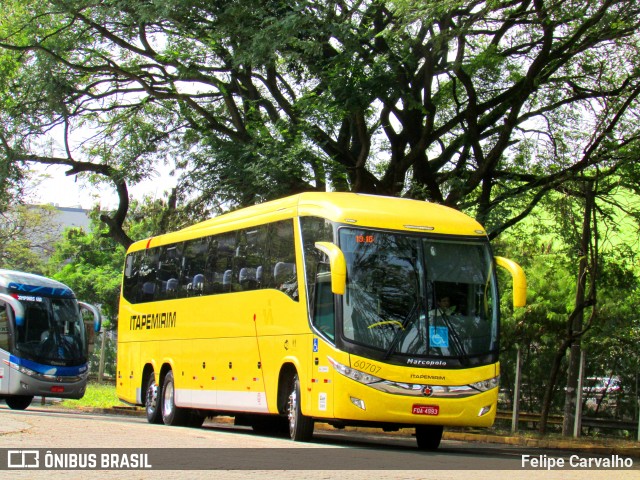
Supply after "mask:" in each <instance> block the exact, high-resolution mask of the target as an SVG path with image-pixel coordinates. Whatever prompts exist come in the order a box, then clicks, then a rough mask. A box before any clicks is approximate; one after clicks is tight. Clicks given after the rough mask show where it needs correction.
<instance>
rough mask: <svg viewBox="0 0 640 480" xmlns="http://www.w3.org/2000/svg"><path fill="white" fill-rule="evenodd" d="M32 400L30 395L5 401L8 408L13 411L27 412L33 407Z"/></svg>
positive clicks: (18, 396)
mask: <svg viewBox="0 0 640 480" xmlns="http://www.w3.org/2000/svg"><path fill="white" fill-rule="evenodd" d="M32 400H33V397H32V396H30V395H13V396H11V397H7V398H6V399H5V401H6V402H7V406H8V407H9V408H10V409H11V410H26V408H27V407H28V406H29V405H31V401H32Z"/></svg>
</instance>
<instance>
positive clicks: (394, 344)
mask: <svg viewBox="0 0 640 480" xmlns="http://www.w3.org/2000/svg"><path fill="white" fill-rule="evenodd" d="M418 305H420V302H419V301H417V302H413V305H412V306H411V310H409V313H408V314H407V316H406V317H405V318H404V320H403V321H402V326H401V328H399V329H398V331H397V332H396V334H395V335H394V337H393V340H392V341H391V345H389V348H388V349H387V351H386V352H385V354H384V357H382V359H383V360H387V359H388V358H389V357H390V356H391V354H392V353H393V352H394V351H395V349H396V347H397V346H398V343H400V339H401V338H402V335H403V334H404V333H405V332H406V330H407V327H409V326H410V325H412V324H413V322H414V318H418V315H416V313H417V312H418Z"/></svg>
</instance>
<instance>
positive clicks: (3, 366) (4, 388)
mask: <svg viewBox="0 0 640 480" xmlns="http://www.w3.org/2000/svg"><path fill="white" fill-rule="evenodd" d="M9 310H10V308H8V307H7V305H6V304H0V394H6V393H9V375H10V369H9V367H8V366H7V365H8V363H9V339H10V334H9V326H10V320H9Z"/></svg>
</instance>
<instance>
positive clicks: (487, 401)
mask: <svg viewBox="0 0 640 480" xmlns="http://www.w3.org/2000/svg"><path fill="white" fill-rule="evenodd" d="M334 381H335V389H334V392H335V404H334V416H335V418H337V419H345V420H346V419H349V420H353V421H357V422H372V423H389V424H398V425H410V426H411V425H445V426H468V427H490V426H491V425H493V422H494V420H495V416H496V407H497V401H498V388H497V387H496V388H493V389H490V390H487V391H485V392H478V393H477V394H474V395H469V396H465V397H462V398H442V397H431V396H429V395H428V394H425V395H423V396H407V395H401V394H395V393H388V392H384V391H380V390H378V389H375V388H373V387H371V386H369V385H365V384H362V383H359V382H356V381H354V380H351V379H349V378H346V377H344V376H342V375H336V376H335V377H334ZM427 393H428V392H427Z"/></svg>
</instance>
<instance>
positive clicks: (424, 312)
mask: <svg viewBox="0 0 640 480" xmlns="http://www.w3.org/2000/svg"><path fill="white" fill-rule="evenodd" d="M339 232H340V233H339V236H340V247H341V249H342V251H343V252H344V254H345V259H346V262H347V279H348V280H347V290H346V293H345V295H344V296H343V308H342V311H343V321H342V328H343V332H342V333H343V336H344V338H345V339H346V340H347V341H348V342H350V343H353V344H356V345H359V346H361V347H365V348H367V349H368V350H370V351H372V352H373V353H372V355H373V356H374V357H377V358H379V359H382V360H386V359H389V358H393V357H396V358H397V357H398V356H404V357H405V359H409V358H410V359H412V360H411V361H409V363H410V364H411V363H413V364H415V365H442V366H445V365H452V364H454V363H459V364H460V365H462V366H466V365H479V364H486V363H490V362H491V361H495V358H489V357H495V355H497V351H498V311H497V289H496V282H495V278H494V269H493V266H492V265H493V263H492V260H491V258H492V257H491V252H490V250H489V244H488V241H486V240H459V239H456V240H446V239H442V240H441V239H434V238H433V237H428V236H418V235H409V234H400V233H388V232H382V231H376V230H366V229H353V228H346V227H343V228H341V229H340V231H339ZM376 352H378V353H376ZM416 359H423V360H416ZM424 359H432V360H434V362H429V363H425V361H424ZM438 359H440V360H442V362H440V363H439V362H438Z"/></svg>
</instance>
